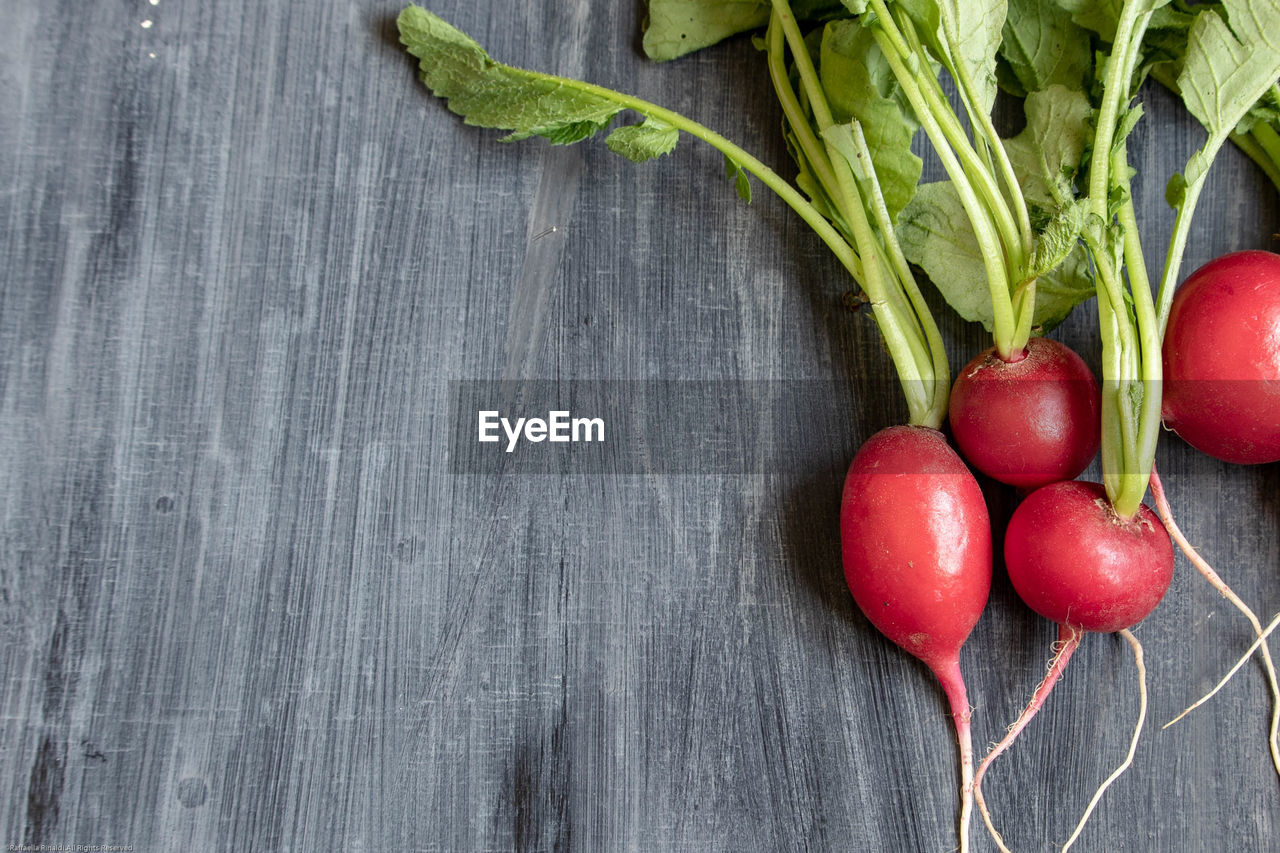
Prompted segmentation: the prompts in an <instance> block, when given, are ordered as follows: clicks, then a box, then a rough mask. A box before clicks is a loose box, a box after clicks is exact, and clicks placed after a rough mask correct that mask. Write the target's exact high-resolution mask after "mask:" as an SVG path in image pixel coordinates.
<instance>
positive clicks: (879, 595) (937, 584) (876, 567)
mask: <svg viewBox="0 0 1280 853" xmlns="http://www.w3.org/2000/svg"><path fill="white" fill-rule="evenodd" d="M840 541H841V545H842V550H843V557H844V577H845V581H846V583H848V585H849V591H850V592H851V593H853V600H854V601H855V602H857V604H858V607H859V608H860V609H861V610H862V612H863V613H864V614H866V617H867V618H868V619H870V620H871V624H873V625H875V626H876V628H878V629H879V630H880V632H881V633H882V634H884V635H885V636H886V637H888V638H889V639H890V640H892V641H893V642H894V643H896V644H897V645H899V646H901V647H902V648H904V649H906V650H907V651H908V652H910V653H911V654H913V655H915V656H916V657H917V658H919V659H920V660H921V661H923V662H924V663H925V665H927V666H928V667H929V669H931V670H932V671H933V673H934V675H936V676H937V678H938V681H939V682H941V684H942V689H943V691H944V692H945V693H946V696H947V700H948V703H949V705H950V708H951V717H952V719H953V720H954V722H955V727H956V738H957V741H958V742H959V746H960V766H961V791H962V793H961V813H960V827H961V829H960V838H961V847H962V849H963V848H964V847H965V845H966V839H967V827H968V815H969V812H970V804H971V802H972V799H971V798H972V784H971V783H972V776H973V746H972V740H971V736H970V726H969V724H970V717H971V711H970V708H969V699H968V694H967V693H966V691H965V686H964V679H963V678H962V677H961V675H960V647H961V646H962V645H964V642H965V640H966V639H968V637H969V633H970V632H971V631H972V630H973V626H974V625H976V624H977V622H978V617H979V616H981V615H982V609H983V608H984V607H985V606H986V603H987V595H988V593H989V592H990V589H991V522H990V519H989V518H988V516H987V506H986V503H985V502H984V501H983V498H982V491H981V489H979V488H978V483H977V481H976V480H975V479H974V478H973V474H972V473H970V471H969V469H968V468H967V467H966V466H965V464H964V462H963V461H962V460H961V459H960V457H959V456H958V455H957V454H956V452H955V451H954V450H952V449H951V447H950V445H948V444H947V441H946V439H945V438H943V436H942V433H940V432H938V431H937V430H934V429H930V428H928V427H920V426H895V427H889V428H887V429H883V430H881V431H880V432H878V433H876V434H875V435H873V436H871V438H869V439H867V441H866V443H865V444H863V445H862V448H861V449H860V450H859V451H858V453H857V455H856V456H854V458H853V462H852V464H850V466H849V473H848V475H847V476H846V478H845V481H844V499H843V502H842V504H841V507H840Z"/></svg>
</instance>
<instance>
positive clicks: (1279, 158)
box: [1252, 121, 1280, 168]
mask: <svg viewBox="0 0 1280 853" xmlns="http://www.w3.org/2000/svg"><path fill="white" fill-rule="evenodd" d="M1252 133H1253V138H1254V139H1256V140H1257V142H1258V145H1259V146H1261V148H1262V150H1263V151H1264V152H1266V155H1267V160H1268V161H1269V162H1270V163H1271V166H1272V167H1273V168H1278V167H1280V134H1277V133H1276V129H1275V128H1274V127H1272V126H1271V125H1269V124H1266V123H1265V122H1261V121H1260V122H1257V123H1256V124H1254V126H1253V132H1252Z"/></svg>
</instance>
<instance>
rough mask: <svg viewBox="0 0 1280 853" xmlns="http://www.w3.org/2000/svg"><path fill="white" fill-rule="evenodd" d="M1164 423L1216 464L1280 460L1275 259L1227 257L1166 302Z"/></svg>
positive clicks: (1279, 277)
mask: <svg viewBox="0 0 1280 853" xmlns="http://www.w3.org/2000/svg"><path fill="white" fill-rule="evenodd" d="M1164 380H1165V381H1164V400H1163V404H1162V405H1163V416H1164V423H1165V426H1167V427H1168V428H1169V429H1172V430H1173V431H1174V432H1176V433H1177V434H1178V435H1180V436H1182V438H1183V439H1184V440H1185V441H1186V442H1187V443H1188V444H1190V445H1191V446H1192V447H1194V448H1196V449H1197V450H1199V451H1201V452H1203V453H1207V454H1208V455H1210V456H1213V457H1215V458H1217V459H1221V460H1223V461H1224V462H1234V463H1237V464H1242V465H1254V464H1260V463H1264V462H1275V461H1277V460H1280V255H1274V254H1272V253H1271V252H1259V251H1248V252H1232V253H1231V254H1228V255H1223V256H1222V257H1220V258H1217V259H1215V260H1212V261H1210V262H1209V263H1207V264H1205V265H1204V266H1202V267H1200V269H1198V270H1196V271H1195V272H1193V273H1192V274H1191V275H1190V277H1188V278H1187V280H1186V281H1185V282H1183V283H1182V286H1181V287H1179V288H1178V290H1177V291H1176V292H1175V294H1174V297H1173V307H1172V309H1171V310H1170V313H1169V324H1168V326H1167V328H1166V331H1165V337H1164Z"/></svg>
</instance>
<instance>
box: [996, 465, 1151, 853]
mask: <svg viewBox="0 0 1280 853" xmlns="http://www.w3.org/2000/svg"><path fill="white" fill-rule="evenodd" d="M1004 559H1005V566H1006V567H1007V568H1008V570H1009V580H1010V581H1012V582H1013V588H1014V589H1015V590H1016V591H1017V593H1018V595H1019V596H1020V597H1021V598H1022V600H1023V601H1024V602H1026V604H1027V605H1028V606H1029V607H1030V608H1031V609H1032V610H1034V611H1036V612H1037V613H1039V614H1040V615H1041V616H1043V617H1045V618H1046V619H1051V620H1053V621H1054V622H1057V623H1058V626H1059V630H1058V645H1057V651H1056V653H1055V655H1054V657H1053V661H1052V663H1051V665H1050V667H1049V672H1048V674H1047V675H1046V676H1045V678H1044V680H1043V681H1042V682H1040V685H1039V686H1038V687H1037V688H1036V690H1035V693H1034V694H1033V695H1032V697H1031V701H1030V702H1029V703H1028V704H1027V707H1026V708H1025V709H1024V710H1023V712H1022V714H1021V715H1020V716H1019V717H1018V719H1017V721H1016V722H1015V723H1014V724H1013V726H1011V727H1010V729H1009V733H1008V734H1007V735H1006V736H1005V738H1004V739H1003V740H1002V741H1001V742H1000V743H999V744H997V745H996V746H995V747H994V748H992V750H991V752H989V753H988V754H987V756H986V758H984V759H983V760H982V764H981V766H979V767H978V771H977V773H976V774H975V776H974V793H975V796H976V798H977V801H978V807H979V808H980V809H981V811H982V817H983V819H984V820H985V821H986V823H987V827H988V828H989V829H990V830H991V832H992V835H993V837H994V838H995V839H996V842H997V844H999V846H1000V849H1001V850H1007V849H1008V848H1007V847H1005V846H1004V843H1003V841H1002V840H1001V839H1000V836H999V833H997V832H996V830H995V827H994V826H993V825H992V822H991V816H990V814H989V813H988V811H987V807H986V802H985V800H984V798H983V796H982V779H983V776H984V775H985V774H986V772H987V768H988V767H990V766H991V762H992V761H994V760H995V759H996V757H997V756H999V755H1000V754H1001V753H1003V752H1004V751H1005V750H1006V749H1008V748H1009V746H1010V745H1011V744H1012V743H1013V741H1014V739H1015V738H1017V736H1018V735H1019V734H1020V733H1021V732H1022V730H1023V729H1024V728H1025V727H1026V725H1027V723H1029V722H1030V721H1031V718H1032V717H1034V716H1035V715H1036V713H1037V712H1038V711H1039V710H1040V708H1041V707H1043V706H1044V703H1045V700H1046V699H1048V698H1049V693H1050V691H1051V690H1052V689H1053V686H1054V685H1055V684H1056V683H1057V681H1058V678H1059V676H1061V674H1062V671H1063V669H1064V668H1065V667H1066V665H1067V661H1069V660H1070V659H1071V655H1072V654H1073V653H1074V652H1075V650H1076V648H1077V647H1078V646H1079V644H1080V640H1081V638H1082V637H1083V636H1084V633H1085V632H1086V631H1099V632H1106V633H1110V632H1119V633H1120V634H1121V635H1122V636H1123V637H1124V638H1125V639H1126V640H1127V641H1128V642H1129V644H1130V645H1131V646H1132V647H1133V650H1134V657H1135V660H1136V662H1137V665H1138V673H1139V685H1140V695H1141V705H1140V708H1141V710H1140V711H1139V715H1138V726H1137V729H1136V730H1135V733H1134V739H1133V743H1132V744H1131V746H1130V749H1129V755H1128V757H1127V758H1126V759H1125V762H1124V763H1123V764H1121V766H1120V767H1119V768H1117V770H1116V771H1115V772H1114V773H1112V774H1111V776H1110V777H1109V778H1108V779H1107V780H1106V782H1104V783H1103V784H1102V786H1101V787H1100V788H1099V789H1098V791H1097V793H1095V794H1094V797H1093V799H1092V800H1091V801H1090V803H1089V807H1088V808H1087V809H1086V810H1085V813H1084V817H1083V818H1081V820H1080V823H1079V824H1078V825H1077V826H1076V830H1075V833H1073V834H1072V836H1071V838H1070V839H1069V840H1068V841H1067V843H1066V844H1065V845H1064V847H1063V849H1064V850H1066V849H1067V848H1068V847H1070V846H1071V844H1072V843H1073V842H1074V841H1075V839H1076V838H1077V837H1079V834H1080V831H1081V829H1082V828H1083V827H1084V823H1085V821H1086V820H1087V819H1088V817H1089V814H1090V812H1091V811H1092V810H1093V808H1094V806H1095V805H1096V804H1097V802H1098V800H1099V799H1100V798H1101V795H1102V792H1103V791H1104V790H1105V789H1106V787H1107V786H1108V785H1110V784H1111V782H1113V781H1114V780H1115V779H1116V778H1117V777H1118V776H1119V775H1120V774H1121V773H1122V772H1123V771H1124V769H1125V768H1126V767H1128V765H1129V763H1130V762H1131V761H1132V760H1133V754H1134V751H1135V748H1136V746H1137V738H1138V734H1139V733H1140V732H1141V731H1142V722H1143V719H1144V718H1145V716H1146V676H1145V668H1144V667H1143V663H1142V646H1141V645H1140V644H1139V643H1138V641H1137V638H1136V637H1134V636H1133V634H1132V632H1130V631H1129V629H1130V628H1131V627H1133V626H1134V625H1136V624H1138V623H1139V622H1141V621H1142V620H1143V619H1145V618H1147V616H1148V615H1149V614H1150V613H1151V611H1152V610H1154V609H1155V608H1156V605H1157V604H1159V603H1160V599H1162V598H1163V597H1164V594H1165V592H1166V591H1167V590H1168V589H1169V583H1170V582H1171V581H1172V580H1173V544H1172V542H1170V540H1169V534H1168V533H1167V532H1166V531H1165V528H1164V525H1163V524H1161V523H1160V519H1159V518H1158V517H1157V516H1156V514H1155V513H1154V512H1152V511H1151V510H1150V509H1148V508H1147V507H1146V505H1139V507H1138V512H1137V513H1136V514H1135V515H1134V517H1133V518H1122V517H1120V516H1119V515H1118V514H1117V513H1116V511H1115V509H1114V508H1113V507H1112V505H1111V502H1110V501H1109V500H1108V499H1107V492H1106V489H1105V488H1103V487H1102V485H1101V484H1099V483H1085V482H1079V481H1071V482H1061V483H1053V484H1051V485H1048V486H1044V487H1042V488H1039V489H1036V490H1035V491H1034V492H1032V493H1031V494H1030V495H1028V496H1027V497H1026V499H1025V500H1023V502H1022V503H1021V504H1019V505H1018V508H1017V509H1016V510H1014V512H1013V515H1012V517H1010V519H1009V525H1008V527H1007V528H1006V530H1005V539H1004Z"/></svg>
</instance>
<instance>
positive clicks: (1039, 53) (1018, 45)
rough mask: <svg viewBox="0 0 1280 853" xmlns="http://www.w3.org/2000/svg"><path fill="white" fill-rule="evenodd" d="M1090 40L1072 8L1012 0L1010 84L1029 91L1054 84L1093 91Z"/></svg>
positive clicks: (1003, 52)
mask: <svg viewBox="0 0 1280 853" xmlns="http://www.w3.org/2000/svg"><path fill="white" fill-rule="evenodd" d="M1089 42H1090V39H1089V33H1088V32H1087V31H1086V30H1085V29H1084V28H1083V27H1081V26H1080V25H1078V24H1076V23H1075V22H1074V21H1072V20H1071V15H1070V14H1069V13H1068V12H1067V11H1066V10H1064V9H1062V8H1060V7H1058V6H1054V5H1053V4H1052V3H1046V2H1044V0H1009V12H1008V15H1007V16H1006V17H1005V22H1004V30H1003V33H1002V40H1001V43H1000V57H1001V59H1002V60H1003V65H1004V67H1006V68H1007V69H1008V75H1007V76H1006V78H1005V79H1006V80H1007V81H1008V83H1009V85H1008V86H1007V88H1010V89H1011V90H1012V91H1013V92H1014V94H1017V95H1020V96H1024V97H1025V96H1026V95H1027V94H1028V93H1029V92H1038V91H1040V90H1041V89H1047V88H1048V87H1050V86H1054V85H1059V86H1066V87H1067V88H1068V89H1074V90H1077V91H1082V92H1084V91H1088V89H1089V83H1088V80H1089V75H1090V72H1091V70H1092V60H1093V53H1092V50H1091V49H1090V44H1089Z"/></svg>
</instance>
